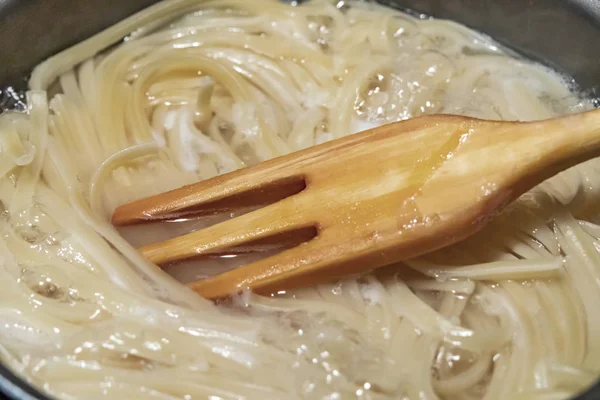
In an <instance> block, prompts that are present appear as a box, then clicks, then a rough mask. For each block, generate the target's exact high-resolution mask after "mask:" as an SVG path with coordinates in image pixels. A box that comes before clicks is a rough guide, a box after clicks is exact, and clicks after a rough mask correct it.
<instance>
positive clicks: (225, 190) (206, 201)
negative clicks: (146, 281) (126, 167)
mask: <svg viewBox="0 0 600 400" xmlns="http://www.w3.org/2000/svg"><path fill="white" fill-rule="evenodd" d="M289 170H290V169H280V170H278V171H275V172H274V171H271V170H265V171H253V170H251V169H245V170H240V171H236V172H233V173H230V174H228V175H223V176H218V177H215V178H212V179H209V180H206V181H201V182H198V183H196V184H193V185H189V186H185V187H182V188H180V189H176V190H173V191H170V192H166V193H162V194H159V195H156V196H152V197H149V198H145V199H142V200H138V201H135V202H133V203H129V204H125V205H123V206H121V207H119V208H117V209H116V210H115V212H114V214H113V217H112V223H113V225H114V226H126V225H132V224H137V223H143V222H149V221H159V220H169V219H177V218H184V217H187V216H191V215H194V216H201V215H212V214H218V213H221V212H228V211H234V210H239V209H243V208H251V207H256V206H266V205H269V204H273V203H275V202H277V201H280V200H283V199H285V198H287V197H289V196H293V195H295V194H298V193H300V192H302V191H303V190H304V189H306V182H305V179H304V177H303V176H302V175H298V174H296V175H294V174H293V173H291V172H289ZM250 175H252V179H249V178H248V176H250Z"/></svg>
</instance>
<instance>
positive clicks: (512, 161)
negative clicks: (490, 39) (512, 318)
mask: <svg viewBox="0 0 600 400" xmlns="http://www.w3.org/2000/svg"><path fill="white" fill-rule="evenodd" d="M599 155H600V110H594V111H590V112H587V113H582V114H575V115H570V116H566V117H563V118H558V119H553V120H547V121H541V122H529V123H519V122H496V121H484V120H477V119H472V118H466V117H458V116H442V115H437V116H425V117H420V118H415V119H412V120H408V121H404V122H397V123H393V124H390V125H386V126H381V127H379V128H376V129H372V130H369V131H365V132H362V133H359V134H355V135H352V136H348V137H345V138H342V139H339V140H335V141H332V142H329V143H326V144H323V145H319V146H316V147H313V148H310V149H307V150H304V151H300V152H297V153H293V154H289V155H286V156H283V157H280V158H277V159H274V160H270V161H267V162H264V163H261V164H259V165H256V166H253V167H250V168H246V169H243V170H239V171H236V172H233V173H230V174H227V175H223V176H219V177H216V178H213V179H209V180H206V181H203V182H199V183H197V184H195V185H191V186H187V187H184V188H181V189H178V190H174V191H172V192H169V193H164V194H161V195H158V196H154V197H151V198H147V199H144V200H140V201H136V202H134V203H131V204H127V205H124V206H122V207H120V208H118V209H117V210H116V212H115V213H114V216H113V219H112V221H113V224H114V225H116V226H123V225H130V224H139V223H146V222H150V221H156V220H168V219H176V218H182V217H190V216H197V215H206V214H214V213H220V212H227V211H232V210H238V209H240V208H244V207H257V206H258V207H262V208H259V209H258V210H256V211H252V212H249V213H247V214H245V215H242V216H239V217H237V218H234V219H231V220H228V221H225V222H222V223H219V224H217V225H214V226H211V227H208V228H206V229H203V230H200V231H198V232H194V233H190V234H187V235H184V236H181V237H178V238H175V239H172V240H168V241H165V242H162V243H154V244H151V245H149V246H146V247H144V248H142V249H140V251H141V252H142V253H143V254H144V255H145V256H146V257H147V258H148V259H149V260H151V261H153V262H155V263H156V264H158V265H164V264H169V263H174V262H178V261H181V260H184V259H189V258H193V257H198V256H203V255H214V254H223V253H231V252H235V251H244V250H247V249H248V248H261V247H264V246H268V245H273V244H274V243H278V242H282V241H283V242H285V243H287V244H288V247H290V246H289V245H292V246H293V245H295V247H292V248H288V249H286V250H284V251H282V252H281V253H279V254H277V255H274V256H271V257H267V258H266V259H263V260H261V261H258V262H254V263H251V264H249V265H246V266H243V267H241V268H238V269H235V270H233V271H230V272H226V273H223V274H221V275H218V276H215V277H211V278H208V279H206V280H201V281H197V282H194V283H192V284H191V285H190V286H191V287H192V288H193V289H194V290H196V291H197V292H198V293H199V294H201V295H202V296H205V297H207V298H217V297H222V296H227V295H229V294H232V293H236V292H239V291H241V290H243V289H246V288H250V289H253V290H255V291H258V292H261V293H266V294H269V293H273V292H275V291H279V290H284V289H289V288H292V287H297V286H302V285H311V284H314V283H316V282H323V281H327V280H332V279H335V278H339V277H343V276H346V275H352V274H357V273H362V272H366V271H368V270H371V269H374V268H377V267H380V266H384V265H387V264H390V263H393V262H397V261H400V260H404V259H408V258H412V257H416V256H419V255H421V254H424V253H427V252H431V251H433V250H437V249H440V248H442V247H444V246H448V245H450V244H453V243H456V242H458V241H460V240H462V239H465V238H466V237H467V236H469V235H472V234H473V233H475V232H477V231H478V230H480V229H481V228H482V227H483V226H484V225H485V224H486V222H487V221H488V220H489V219H490V218H491V216H492V215H493V214H494V213H496V212H497V211H499V210H500V209H502V207H503V206H505V205H507V204H508V203H510V202H512V201H513V200H515V199H516V198H517V197H518V196H520V195H521V194H523V193H524V192H525V191H527V190H529V189H530V188H532V187H533V186H535V185H537V184H538V183H540V182H542V181H544V180H545V179H547V178H549V177H551V176H553V175H555V174H556V173H558V172H560V171H562V170H564V169H566V168H568V167H571V166H573V165H575V164H577V163H580V162H582V161H584V160H587V159H590V158H593V157H596V156H599Z"/></svg>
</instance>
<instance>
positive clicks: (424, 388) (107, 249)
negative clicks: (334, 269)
mask: <svg viewBox="0 0 600 400" xmlns="http://www.w3.org/2000/svg"><path fill="white" fill-rule="evenodd" d="M30 87H31V91H30V92H29V93H28V96H27V105H28V109H27V112H26V113H18V112H8V111H7V112H5V113H4V114H2V115H0V148H1V151H0V202H1V204H2V205H3V209H2V210H1V211H2V213H1V215H0V229H1V232H2V235H1V237H0V255H1V257H0V263H1V266H0V276H1V278H2V282H3V288H2V289H3V290H2V291H0V358H1V359H2V360H3V361H4V362H5V363H6V364H7V365H9V366H10V367H11V368H13V369H14V370H15V371H18V372H19V373H20V374H21V375H22V376H23V377H24V378H25V379H27V380H28V381H30V382H31V383H32V384H34V385H36V386H38V387H40V388H42V389H43V390H44V391H45V392H47V393H49V394H51V395H54V396H56V397H59V398H65V399H71V398H85V399H100V398H124V399H125V398H126V399H186V400H187V399H206V398H210V399H242V398H243V399H260V400H263V399H277V400H279V399H329V400H335V399H350V398H357V399H399V398H406V399H436V398H446V399H476V398H485V399H505V398H538V397H539V398H565V397H568V396H571V395H573V394H575V393H577V392H578V391H580V390H582V389H583V388H584V387H585V386H587V385H589V384H591V383H592V382H593V380H594V379H595V378H596V377H597V376H598V374H599V373H600V340H598V338H600V313H598V312H597V310H596V309H595V308H596V307H597V306H598V304H600V252H599V249H600V225H597V223H598V221H599V220H598V215H600V214H598V211H599V210H597V209H596V207H597V206H596V205H597V201H596V200H597V194H598V190H599V189H600V186H599V185H598V184H597V183H596V182H600V180H599V178H600V165H599V164H598V161H597V160H593V161H590V162H587V163H585V164H582V165H579V166H577V167H575V168H572V169H570V170H568V171H566V172H564V173H562V174H561V175H559V176H557V177H554V178H552V179H551V180H549V181H547V182H545V183H543V184H542V185H540V186H539V187H537V188H535V189H534V190H532V191H531V192H529V193H527V194H526V195H524V196H523V197H522V198H521V199H520V200H519V201H517V202H516V203H515V204H513V205H512V206H510V207H509V208H508V209H507V210H505V211H504V212H503V213H502V215H500V216H499V217H498V218H496V219H494V220H493V221H492V222H491V223H490V225H489V226H488V227H487V228H486V229H484V231H482V232H480V233H479V234H477V235H475V236H474V237H472V238H469V239H468V240H466V241H464V242H463V243H460V244H458V245H455V246H452V247H450V248H447V249H444V250H442V251H438V252H436V253H434V254H430V255H427V256H425V257H422V258H419V259H416V260H409V261H407V262H406V263H404V264H399V265H394V266H389V267H385V268H383V269H380V270H377V271H374V272H373V273H370V274H367V275H364V276H359V277H355V278H349V279H347V280H344V281H342V282H334V283H330V284H324V285H319V286H315V287H311V288H304V289H298V290H294V291H288V292H282V293H278V294H274V295H273V296H269V297H264V296H259V295H256V294H253V293H243V294H241V295H240V296H238V297H235V298H234V299H233V301H232V302H231V303H230V304H220V305H215V304H213V303H212V302H209V301H207V300H205V299H202V298H200V297H199V296H197V295H196V294H195V293H193V292H191V291H190V290H189V289H187V288H186V287H185V286H183V285H181V284H180V283H179V282H177V281H176V280H175V279H173V278H172V277H171V276H169V275H168V274H166V273H165V272H164V271H162V270H160V269H159V268H158V267H156V266H155V265H153V264H151V263H149V262H148V261H146V260H145V259H144V258H143V257H141V256H140V255H139V254H138V253H137V252H136V251H135V249H134V247H132V246H131V245H130V244H129V243H128V242H127V241H126V240H125V239H124V238H123V237H122V236H121V235H120V233H119V232H117V231H116V230H115V229H114V228H113V227H112V226H111V225H110V223H109V216H110V214H111V212H112V211H113V210H114V209H115V208H116V207H118V206H119V205H121V204H124V203H126V202H130V201H133V200H136V199H139V198H142V197H146V196H149V195H153V194H156V193H160V192H164V191H166V190H170V189H174V188H178V187H181V186H183V185H186V184H189V183H193V182H195V181H198V180H201V179H207V178H211V177H213V176H216V175H220V174H224V173H227V172H230V171H233V170H235V169H239V168H243V167H245V166H248V165H252V164H255V163H257V162H260V161H263V160H266V159H269V158H272V157H275V156H279V155H282V154H285V153H289V152H292V151H296V150H300V149H304V148H307V147H310V146H313V145H316V144H319V143H323V142H325V141H328V140H332V139H334V138H337V137H341V136H344V135H348V134H351V133H354V132H358V131H361V130H365V129H368V128H370V127H374V126H377V125H381V124H385V123H388V122H393V121H397V120H402V119H407V118H411V117H414V116H418V115H421V114H426V113H456V114H463V115H470V116H475V117H482V118H488V119H502V120H535V119H543V118H548V117H552V116H557V115H560V114H565V113H572V112H577V111H582V110H585V109H589V108H591V107H592V105H591V102H590V101H589V100H585V99H582V98H580V97H579V96H578V95H577V94H576V93H573V92H572V90H571V89H572V88H571V87H570V86H569V84H568V82H567V81H565V79H563V78H562V77H560V76H559V75H557V74H556V73H554V72H553V71H550V70H548V69H546V68H544V67H542V66H540V65H536V64H533V63H530V62H528V61H525V60H522V59H518V58H516V57H514V56H512V55H510V54H508V53H507V52H506V51H505V50H504V49H502V48H501V47H500V46H498V45H497V44H496V43H494V42H493V41H492V40H491V39H489V38H487V37H485V36H482V35H479V34H477V33H475V32H472V31H470V30H468V29H467V28H464V27H462V26H460V25H458V24H455V23H452V22H449V21H439V20H431V19H418V18H414V17H412V16H409V15H407V14H403V13H400V12H396V11H392V10H389V9H384V8H382V7H379V6H375V5H373V4H368V3H364V2H343V1H341V2H337V3H332V2H329V1H312V2H307V3H303V4H302V5H299V6H291V5H288V4H283V3H279V2H277V1H270V0H252V1H249V0H218V1H217V0H206V1H202V0H167V1H163V2H161V3H158V4H156V5H155V6H152V7H150V8H148V9H146V10H145V11H142V12H140V13H138V14H137V15H135V16H133V17H131V18H128V19H127V20H125V21H123V22H120V23H119V24H117V25H115V26H114V27H112V28H109V29H108V30H106V31H105V32H102V33H100V34H98V35H96V36H94V37H93V38H91V39H89V40H87V41H84V42H82V43H80V44H78V45H76V46H74V47H73V48H70V49H67V50H65V51H64V52H62V53H60V54H58V55H56V56H54V57H52V58H50V59H49V60H47V61H46V62H44V63H43V64H41V65H40V66H38V67H37V68H36V69H35V71H34V72H33V75H32V77H31V81H30ZM499 156H500V155H499ZM374 161H376V160H374ZM194 226H195V225H194ZM170 229H171V228H169V227H167V226H158V227H144V228H143V229H142V230H137V231H134V232H133V234H131V233H130V235H133V237H135V238H137V239H135V240H138V241H142V242H143V241H144V240H145V238H144V235H146V238H147V237H148V236H155V237H157V236H158V235H159V234H161V235H164V234H167V235H168V234H173V230H170ZM180 229H181V228H180ZM196 229H197V227H196ZM161 230H162V231H161ZM169 230H170V233H169V232H166V231H169ZM165 232H166V233H165ZM150 239H152V238H150ZM214 262H216V263H217V264H215V265H212V266H208V265H204V266H203V265H200V266H185V267H184V266H178V267H177V268H174V269H171V270H170V271H172V272H173V274H174V275H175V276H177V277H178V278H179V279H180V280H181V281H184V282H185V281H189V280H190V279H192V280H193V279H195V276H197V275H198V269H200V270H201V271H202V270H206V269H210V268H213V269H217V270H218V269H219V268H222V267H223V265H221V264H219V261H213V263H214ZM209 263H210V261H209ZM175 270H176V271H175ZM186 271H188V272H186Z"/></svg>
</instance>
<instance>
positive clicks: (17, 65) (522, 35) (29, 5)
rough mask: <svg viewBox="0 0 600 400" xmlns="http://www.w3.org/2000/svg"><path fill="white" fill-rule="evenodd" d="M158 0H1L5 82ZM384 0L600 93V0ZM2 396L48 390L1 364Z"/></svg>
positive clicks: (588, 397) (1, 82)
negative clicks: (446, 22)
mask: <svg viewBox="0 0 600 400" xmlns="http://www.w3.org/2000/svg"><path fill="white" fill-rule="evenodd" d="M247 1H251V0H247ZM155 2H157V0H0V90H2V88H6V87H8V86H12V87H13V88H15V89H16V90H19V89H23V88H24V87H25V85H26V79H25V78H26V77H27V75H28V74H29V73H30V72H31V69H32V68H33V67H34V66H35V65H36V64H38V63H39V62H41V61H43V60H44V59H45V58H47V57H49V56H51V55H53V54H55V53H56V52H58V51H60V50H62V49H64V48H66V47H69V46H71V45H73V44H75V43H77V42H79V41H81V40H83V39H85V38H87V37H89V36H91V35H93V34H94V33H96V32H98V31H100V30H102V29H103V28H106V27H108V26H110V25H112V24H114V23H115V22H117V21H119V20H121V19H123V18H125V17H127V16H129V15H131V14H133V13H134V12H136V11H138V10H140V9H142V8H144V7H146V6H148V5H150V4H152V3H155ZM379 2H380V3H384V4H386V5H389V6H391V7H395V8H400V9H406V10H410V11H411V12H417V13H423V14H425V15H431V16H434V17H438V18H447V19H452V20H454V21H457V22H460V23H462V24H464V25H466V26H469V27H471V28H473V29H475V30H478V31H480V32H484V33H486V34H488V35H490V36H492V37H494V38H495V39H496V40H497V41H499V42H501V43H502V44H504V45H506V46H508V47H510V48H512V49H514V50H515V51H517V52H519V53H521V54H523V55H525V56H526V57H528V58H530V59H533V60H536V61H540V62H542V63H544V64H546V65H548V66H550V67H552V68H554V69H556V70H558V71H562V72H564V73H566V74H567V75H569V76H572V77H573V78H574V79H575V83H576V84H577V85H579V87H580V88H581V89H583V90H585V91H588V92H589V93H590V94H591V95H592V96H594V97H597V96H599V95H600V62H598V60H599V57H600V0H379ZM4 92H6V91H4ZM10 93H11V92H10V91H9V94H10ZM1 94H2V93H0V95H1ZM5 94H6V93H5ZM1 97H2V96H0V98H1ZM599 105H600V104H599ZM0 399H14V400H34V399H35V400H39V399H44V400H46V399H48V397H46V396H44V395H42V394H40V393H39V392H38V391H37V390H35V389H33V388H31V387H30V386H29V385H28V384H27V383H25V382H24V381H23V380H21V379H20V378H19V377H17V376H15V375H14V374H13V373H12V372H11V371H9V370H8V369H7V368H5V367H4V366H2V365H0ZM592 399H600V382H598V383H597V384H596V385H595V386H593V387H592V388H590V389H589V390H588V391H587V392H585V393H583V394H581V395H580V396H578V397H577V400H592Z"/></svg>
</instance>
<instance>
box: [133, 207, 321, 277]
mask: <svg viewBox="0 0 600 400" xmlns="http://www.w3.org/2000/svg"><path fill="white" fill-rule="evenodd" d="M302 203H303V196H302V195H298V196H293V197H289V198H287V199H285V200H282V201H280V202H278V203H276V204H272V205H270V206H267V207H265V208H261V209H258V210H256V211H253V212H250V213H248V214H245V215H242V216H240V217H237V218H233V219H230V220H228V221H225V222H222V223H219V224H216V225H213V226H210V227H208V228H205V229H202V230H200V231H197V232H193V233H189V234H187V235H184V236H179V237H177V238H174V239H170V240H167V241H164V242H159V243H154V244H150V245H148V246H145V247H143V248H141V249H140V251H141V252H142V254H143V255H144V256H145V257H146V258H148V259H149V260H150V261H152V262H154V263H155V264H158V265H161V264H168V263H174V262H177V261H182V260H185V259H189V258H194V257H198V256H202V255H210V254H216V253H219V252H223V251H225V250H227V249H230V248H234V247H240V246H241V245H247V244H250V243H251V242H254V241H257V240H261V239H267V238H270V237H272V236H275V235H280V234H293V233H294V232H300V233H301V235H303V236H306V235H305V233H302V231H303V229H304V228H309V227H316V225H317V222H316V220H314V219H311V211H310V210H308V209H307V208H306V207H302Z"/></svg>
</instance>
